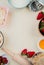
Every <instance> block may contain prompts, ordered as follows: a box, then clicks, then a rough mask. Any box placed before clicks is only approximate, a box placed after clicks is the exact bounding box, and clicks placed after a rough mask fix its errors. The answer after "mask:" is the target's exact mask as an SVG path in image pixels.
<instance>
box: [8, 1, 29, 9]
mask: <svg viewBox="0 0 44 65" xmlns="http://www.w3.org/2000/svg"><path fill="white" fill-rule="evenodd" d="M8 2H9V4H10V5H11V6H12V7H14V8H18V9H21V8H24V7H26V6H27V5H28V4H29V3H30V1H29V2H28V3H27V4H26V5H24V6H15V5H13V4H12V3H11V0H8Z"/></svg>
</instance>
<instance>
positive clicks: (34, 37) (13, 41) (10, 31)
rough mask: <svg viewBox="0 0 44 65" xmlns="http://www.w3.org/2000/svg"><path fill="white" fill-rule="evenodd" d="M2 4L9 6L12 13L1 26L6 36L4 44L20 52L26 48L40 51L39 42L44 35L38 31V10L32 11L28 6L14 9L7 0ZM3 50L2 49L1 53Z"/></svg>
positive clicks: (12, 63) (13, 50) (3, 0)
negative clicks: (5, 23)
mask: <svg viewBox="0 0 44 65" xmlns="http://www.w3.org/2000/svg"><path fill="white" fill-rule="evenodd" d="M0 6H6V7H8V8H9V11H10V13H11V17H9V19H10V20H9V21H8V22H9V23H8V24H7V25H6V26H4V27H0V31H2V32H3V34H4V37H5V43H4V46H6V48H8V49H9V50H10V51H12V52H14V53H15V52H16V53H20V52H21V50H22V49H24V48H27V49H28V50H34V51H36V52H37V51H39V49H38V48H37V43H38V41H39V40H40V39H41V38H44V37H42V35H41V34H40V33H39V31H38V24H39V21H37V20H36V16H37V14H38V12H32V11H31V10H30V9H28V8H23V9H14V8H13V7H11V5H10V4H9V3H8V1H7V0H0ZM1 52H2V51H1V50H0V54H1ZM10 61H11V63H10V65H15V64H16V65H17V63H16V62H14V61H13V60H10Z"/></svg>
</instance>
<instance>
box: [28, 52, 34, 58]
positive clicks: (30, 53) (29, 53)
mask: <svg viewBox="0 0 44 65" xmlns="http://www.w3.org/2000/svg"><path fill="white" fill-rule="evenodd" d="M34 54H35V52H34V51H29V52H27V57H29V58H31V57H32V56H33V55H34Z"/></svg>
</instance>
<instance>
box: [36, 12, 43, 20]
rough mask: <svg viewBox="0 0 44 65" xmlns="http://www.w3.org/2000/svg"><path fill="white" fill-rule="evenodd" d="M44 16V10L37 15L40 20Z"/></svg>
mask: <svg viewBox="0 0 44 65" xmlns="http://www.w3.org/2000/svg"><path fill="white" fill-rule="evenodd" d="M43 17H44V14H43V12H39V14H38V16H37V20H40V19H42V18H43Z"/></svg>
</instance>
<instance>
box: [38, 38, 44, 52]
mask: <svg viewBox="0 0 44 65" xmlns="http://www.w3.org/2000/svg"><path fill="white" fill-rule="evenodd" d="M41 40H44V38H43V39H40V40H39V41H38V43H37V47H38V49H39V50H40V51H41V52H44V49H42V48H40V46H39V43H40V41H41Z"/></svg>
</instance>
